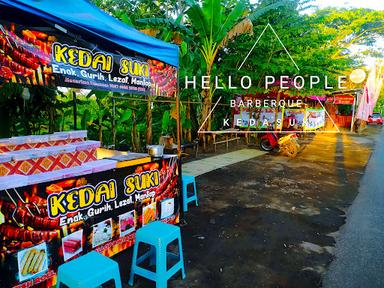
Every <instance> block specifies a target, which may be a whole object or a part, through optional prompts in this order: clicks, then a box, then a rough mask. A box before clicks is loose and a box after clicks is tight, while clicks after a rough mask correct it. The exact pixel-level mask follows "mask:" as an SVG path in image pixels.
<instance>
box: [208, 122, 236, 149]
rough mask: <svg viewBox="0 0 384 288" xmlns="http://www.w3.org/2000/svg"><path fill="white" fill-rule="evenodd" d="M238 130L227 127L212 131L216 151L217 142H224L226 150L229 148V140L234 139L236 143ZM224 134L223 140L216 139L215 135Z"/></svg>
mask: <svg viewBox="0 0 384 288" xmlns="http://www.w3.org/2000/svg"><path fill="white" fill-rule="evenodd" d="M238 131H239V129H234V128H229V129H225V130H222V131H217V132H212V138H213V145H214V149H215V152H216V145H217V144H223V143H225V144H226V146H227V151H228V149H229V142H231V141H236V143H237V144H239V140H240V137H238ZM223 134H224V138H225V139H224V140H218V141H217V140H216V136H217V135H223Z"/></svg>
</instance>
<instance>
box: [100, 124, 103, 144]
mask: <svg viewBox="0 0 384 288" xmlns="http://www.w3.org/2000/svg"><path fill="white" fill-rule="evenodd" d="M99 141H100V143H101V144H103V124H102V120H101V119H99Z"/></svg>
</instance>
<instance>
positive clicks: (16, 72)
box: [0, 20, 177, 97]
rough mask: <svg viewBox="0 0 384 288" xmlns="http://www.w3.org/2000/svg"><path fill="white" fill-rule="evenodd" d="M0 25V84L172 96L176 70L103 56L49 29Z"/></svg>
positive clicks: (84, 43) (92, 46)
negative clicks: (12, 83) (3, 82)
mask: <svg viewBox="0 0 384 288" xmlns="http://www.w3.org/2000/svg"><path fill="white" fill-rule="evenodd" d="M0 25H1V29H0V83H1V82H2V81H8V82H15V83H20V84H27V85H42V86H49V87H58V86H63V87H74V88H84V89H94V90H107V91H115V92H123V93H133V94H143V95H149V94H150V95H157V96H169V97H172V96H175V95H176V89H177V69H176V67H173V66H170V65H168V64H166V63H163V62H160V61H157V60H155V59H148V58H146V57H144V56H140V55H134V53H132V55H122V54H120V53H118V52H117V51H116V50H113V51H109V50H108V49H110V48H109V46H108V44H105V45H106V46H105V47H103V48H104V49H103V48H100V44H101V43H100V44H99V45H98V44H97V43H90V42H88V41H85V40H82V38H81V37H80V36H78V35H74V36H72V37H70V36H69V35H68V34H65V33H63V32H61V31H60V30H58V29H56V28H53V27H30V26H28V25H22V24H20V23H10V22H6V21H2V20H0Z"/></svg>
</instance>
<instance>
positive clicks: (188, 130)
mask: <svg viewBox="0 0 384 288" xmlns="http://www.w3.org/2000/svg"><path fill="white" fill-rule="evenodd" d="M186 113H187V115H186V117H187V120H188V122H189V123H190V124H191V125H192V123H191V103H190V102H189V98H188V100H187V107H186ZM186 132H187V133H186V138H187V141H188V142H191V141H192V129H191V127H189V128H188V129H186Z"/></svg>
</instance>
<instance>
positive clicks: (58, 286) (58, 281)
mask: <svg viewBox="0 0 384 288" xmlns="http://www.w3.org/2000/svg"><path fill="white" fill-rule="evenodd" d="M60 284H61V279H60V277H59V276H57V278H56V288H60Z"/></svg>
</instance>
